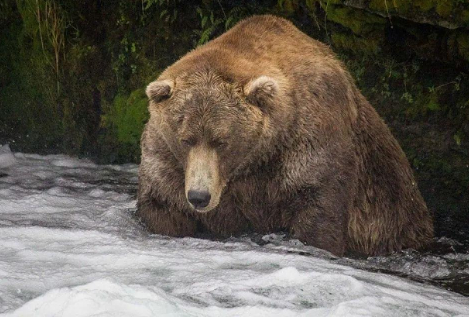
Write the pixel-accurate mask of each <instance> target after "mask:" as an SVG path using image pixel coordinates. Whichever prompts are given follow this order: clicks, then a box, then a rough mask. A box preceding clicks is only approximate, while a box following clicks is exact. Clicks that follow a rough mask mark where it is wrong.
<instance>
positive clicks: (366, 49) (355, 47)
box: [331, 32, 381, 54]
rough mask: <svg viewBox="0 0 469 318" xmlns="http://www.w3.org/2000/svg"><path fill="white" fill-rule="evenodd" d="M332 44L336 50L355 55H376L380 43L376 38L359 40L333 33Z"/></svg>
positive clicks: (355, 37) (350, 35) (358, 38)
mask: <svg viewBox="0 0 469 318" xmlns="http://www.w3.org/2000/svg"><path fill="white" fill-rule="evenodd" d="M331 38H332V43H333V44H334V46H335V47H336V48H338V49H342V50H346V51H351V52H355V53H365V54H376V53H378V52H379V50H380V44H381V41H380V40H379V39H376V38H374V39H373V38H367V39H364V38H360V37H358V36H355V35H352V34H344V33H337V32H336V33H333V34H332V36H331Z"/></svg>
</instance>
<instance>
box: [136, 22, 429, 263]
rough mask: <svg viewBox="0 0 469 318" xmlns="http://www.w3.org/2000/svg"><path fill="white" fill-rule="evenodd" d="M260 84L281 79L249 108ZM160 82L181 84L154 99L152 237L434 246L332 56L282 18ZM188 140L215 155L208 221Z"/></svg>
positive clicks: (144, 193)
mask: <svg viewBox="0 0 469 318" xmlns="http://www.w3.org/2000/svg"><path fill="white" fill-rule="evenodd" d="M259 76H269V77H271V78H274V79H275V80H276V81H277V83H278V92H276V94H275V95H274V96H273V97H271V98H270V97H269V96H267V97H266V96H264V97H262V96H261V97H256V98H254V100H250V99H249V96H247V93H246V90H247V87H248V85H249V82H250V81H252V80H254V79H256V78H258V77H259ZM159 80H172V81H174V94H173V96H171V97H170V98H168V99H167V100H163V101H151V102H150V106H149V109H150V113H151V118H150V121H149V122H148V124H147V125H146V128H145V131H144V133H143V135H142V142H141V145H142V162H141V165H140V171H139V178H140V180H139V191H138V215H139V216H140V217H141V219H142V220H143V221H144V223H145V224H146V225H147V226H148V228H149V230H150V231H152V232H154V233H159V234H165V235H171V236H193V235H196V234H197V233H199V232H200V231H206V232H209V233H212V234H214V235H217V236H221V237H227V236H231V235H238V234H240V233H243V232H247V231H255V232H258V233H269V232H273V231H279V230H286V231H289V232H290V233H292V235H293V236H295V237H298V238H299V239H300V240H302V241H303V242H305V243H307V244H310V245H313V246H316V247H319V248H323V249H326V250H328V251H330V252H332V253H334V254H336V255H343V254H344V253H346V252H350V253H360V254H365V255H377V254H387V253H391V252H393V251H398V250H400V249H403V248H419V247H421V246H423V245H424V244H426V243H427V242H428V241H429V240H430V239H431V238H432V235H433V225H432V217H431V214H430V213H429V211H428V209H427V207H426V205H425V202H424V201H423V199H422V197H421V195H420V193H419V190H418V188H417V184H416V182H415V180H414V177H413V174H412V170H411V168H410V166H409V163H408V161H407V159H406V157H405V155H404V153H403V151H402V150H401V148H400V146H399V145H398V143H397V141H396V140H395V139H394V137H393V136H392V135H391V133H390V131H389V129H388V128H387V126H386V125H385V123H384V122H383V120H382V119H381V118H380V117H379V116H378V114H377V113H376V111H375V110H374V109H373V107H372V106H371V105H370V104H369V103H368V102H367V101H366V99H365V98H364V97H363V96H362V95H361V93H360V92H359V91H358V89H357V88H356V86H355V85H354V82H353V80H352V78H351V77H350V75H349V74H348V73H347V71H346V70H345V68H344V66H343V65H342V64H341V63H340V62H339V61H338V60H337V58H336V57H335V56H334V54H333V53H332V52H331V50H330V49H329V48H328V47H327V46H325V45H324V44H322V43H320V42H318V41H315V40H313V39H311V38H309V37H308V36H306V35H305V34H303V33H302V32H300V31H299V30H298V29H297V28H296V27H294V26H293V25H292V24H291V23H290V22H288V21H287V20H284V19H281V18H278V17H274V16H254V17H251V18H249V19H246V20H244V21H242V22H240V23H239V24H238V25H236V26H235V27H234V28H232V29H231V30H230V31H228V32H226V33H225V34H223V35H222V36H220V37H219V38H217V39H215V40H213V41H211V42H209V43H208V44H206V45H204V46H202V47H200V48H197V49H195V50H194V51H192V52H190V53H188V54H187V55H186V56H184V57H183V58H181V59H180V60H179V61H178V62H176V63H175V64H173V65H172V66H170V67H169V68H168V69H167V70H166V71H165V72H164V73H163V74H162V75H161V76H160V78H159ZM185 138H198V139H197V140H198V141H193V142H202V141H203V142H204V144H206V145H207V147H213V148H215V149H217V152H218V153H219V156H220V175H221V178H223V180H224V182H225V183H226V186H225V187H224V188H223V192H222V195H221V197H220V203H219V204H218V206H217V207H216V208H215V209H214V210H212V211H210V212H207V213H199V212H196V211H195V210H193V209H192V208H191V207H190V205H189V204H188V202H187V199H186V196H185V192H184V171H185V166H186V164H187V163H186V158H187V153H188V150H187V149H185V147H186V146H184V145H182V144H181V140H183V139H185ZM220 139H222V141H220ZM220 145H223V147H222V146H220ZM187 147H190V146H187ZM218 147H219V148H218ZM218 149H220V150H218Z"/></svg>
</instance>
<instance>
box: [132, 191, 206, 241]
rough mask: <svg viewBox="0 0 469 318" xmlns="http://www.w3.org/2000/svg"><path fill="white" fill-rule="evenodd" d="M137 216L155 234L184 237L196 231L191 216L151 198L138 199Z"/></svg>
mask: <svg viewBox="0 0 469 318" xmlns="http://www.w3.org/2000/svg"><path fill="white" fill-rule="evenodd" d="M137 216H138V217H140V218H141V220H142V221H143V223H144V224H145V225H146V226H147V228H148V229H149V230H150V232H152V233H155V234H161V235H168V236H176V237H184V236H194V235H195V233H196V231H197V222H196V220H194V219H193V218H192V217H191V216H189V215H187V214H186V213H184V212H182V211H178V210H177V209H175V208H174V207H170V206H167V205H164V204H162V203H160V202H158V201H157V200H155V199H153V198H149V199H147V200H139V204H138V207H137Z"/></svg>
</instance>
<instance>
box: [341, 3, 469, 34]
mask: <svg viewBox="0 0 469 318" xmlns="http://www.w3.org/2000/svg"><path fill="white" fill-rule="evenodd" d="M341 4H343V5H345V6H349V7H354V8H359V9H365V10H367V11H370V12H373V13H376V14H378V15H381V16H384V17H389V18H392V17H397V18H403V19H406V20H410V21H414V22H416V23H425V24H432V25H436V26H440V27H444V28H447V29H457V28H468V27H469V3H468V2H467V1H462V0H413V1H409V0H368V1H367V0H343V1H341Z"/></svg>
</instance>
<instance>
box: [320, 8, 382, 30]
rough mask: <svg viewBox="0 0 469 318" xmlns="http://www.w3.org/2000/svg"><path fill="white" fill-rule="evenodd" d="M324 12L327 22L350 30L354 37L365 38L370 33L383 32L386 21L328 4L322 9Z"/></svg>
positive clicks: (372, 15)
mask: <svg viewBox="0 0 469 318" xmlns="http://www.w3.org/2000/svg"><path fill="white" fill-rule="evenodd" d="M324 10H326V18H327V19H328V20H330V21H332V22H335V23H338V24H340V25H342V26H344V27H346V28H348V29H350V30H351V31H352V32H353V33H354V34H356V35H361V36H366V35H369V34H370V33H376V32H378V31H384V25H385V24H386V19H384V18H382V17H380V16H377V15H375V14H371V13H368V12H366V11H362V10H356V9H353V8H350V7H343V6H335V5H330V4H328V5H327V7H324Z"/></svg>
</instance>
